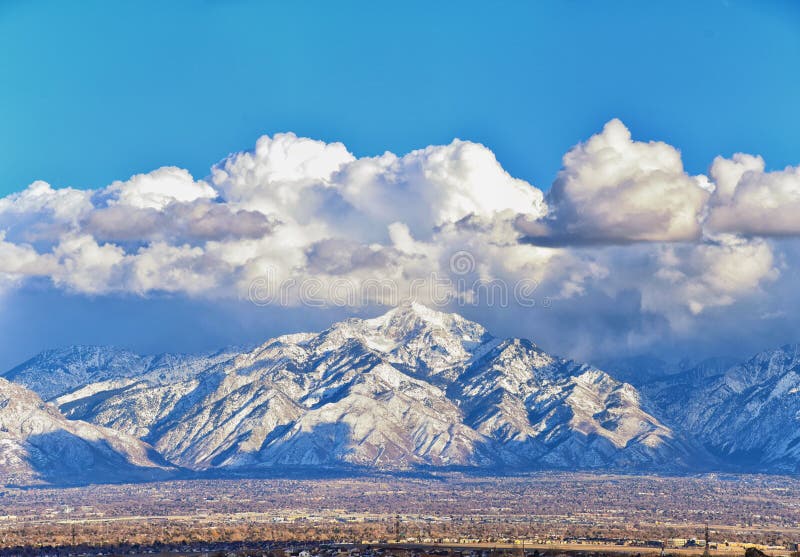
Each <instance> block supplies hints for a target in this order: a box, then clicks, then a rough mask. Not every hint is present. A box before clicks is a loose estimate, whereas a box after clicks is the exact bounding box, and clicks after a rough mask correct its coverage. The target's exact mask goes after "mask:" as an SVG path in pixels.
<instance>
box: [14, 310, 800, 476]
mask: <svg viewBox="0 0 800 557" xmlns="http://www.w3.org/2000/svg"><path fill="white" fill-rule="evenodd" d="M84 350H85V347H84ZM103 351H105V352H103ZM63 354H64V353H60V352H44V353H42V354H40V355H39V356H36V357H34V358H32V359H31V360H29V361H28V362H25V363H23V364H20V365H19V366H16V367H15V368H14V369H12V370H10V371H9V372H7V373H6V374H3V375H5V376H9V375H10V376H11V378H12V379H14V380H15V381H18V382H19V383H20V384H22V385H25V386H27V387H29V388H31V389H33V390H37V391H39V392H41V393H43V394H44V395H47V394H50V395H51V396H50V401H51V402H52V403H53V404H54V405H55V406H57V407H58V408H59V410H60V411H61V412H63V414H64V416H66V417H67V418H69V419H71V420H80V421H85V422H89V423H91V424H94V425H97V426H101V427H107V428H111V429H113V430H115V431H120V432H122V433H124V434H127V435H130V436H133V437H136V438H138V439H140V440H141V441H142V442H144V443H148V444H150V445H151V446H152V447H154V449H155V450H156V451H158V453H159V455H161V456H162V457H163V458H164V459H165V460H166V461H167V462H169V463H170V464H171V465H173V466H176V467H180V468H184V469H188V470H194V471H195V472H212V471H216V472H215V473H219V474H223V475H224V474H225V473H238V472H237V471H245V470H269V469H277V468H281V467H298V466H305V467H315V466H316V467H334V468H335V467H357V468H362V469H366V470H370V469H371V470H383V471H391V470H396V471H399V470H413V469H422V468H470V469H475V470H480V471H484V472H489V473H491V472H497V471H503V470H520V471H523V470H534V469H549V468H555V469H586V470H616V471H627V472H644V471H654V472H659V473H686V472H692V471H703V470H712V469H727V468H729V467H728V465H727V463H725V462H724V458H720V455H723V456H724V454H725V450H727V449H725V444H724V443H723V442H720V441H719V440H716V441H715V440H713V439H711V436H710V434H709V432H708V431H707V430H702V428H701V429H698V428H695V427H693V426H692V424H691V423H689V422H687V420H686V419H684V418H682V417H681V416H680V407H681V400H683V398H685V397H683V395H680V391H681V389H683V388H689V387H688V386H691V387H690V388H692V389H696V390H699V388H698V386H697V384H698V381H701V380H702V379H703V378H704V377H706V376H710V377H711V378H712V379H714V380H716V379H715V378H716V377H717V373H716V371H715V370H714V369H712V368H713V366H710V367H709V369H708V370H705V371H703V370H701V371H698V370H688V371H686V372H685V373H683V374H676V375H675V377H676V378H680V379H681V380H685V385H684V384H683V383H680V382H678V383H675V385H677V387H676V386H675V385H672V386H673V388H672V389H670V388H669V387H670V385H671V384H663V385H662V384H659V383H658V382H657V381H649V382H645V383H646V384H645V385H644V386H642V390H641V391H640V390H639V389H637V388H636V387H634V386H633V385H631V384H630V383H626V382H623V381H619V380H617V379H615V378H614V377H613V376H612V375H611V374H609V373H607V372H605V371H603V370H600V369H598V368H596V367H594V366H591V365H589V364H582V363H579V362H574V361H571V360H565V359H562V358H559V357H557V356H553V355H551V354H548V353H546V352H545V351H543V350H542V349H541V348H539V347H538V346H537V345H536V344H535V343H534V342H532V341H530V340H527V339H518V338H507V339H503V338H496V337H493V336H492V335H491V334H490V333H488V332H487V331H486V330H485V329H484V328H483V327H482V326H481V325H480V324H478V323H474V322H471V321H468V320H467V319H464V318H463V317H461V316H459V315H457V314H448V313H443V312H438V311H434V310H432V309H429V308H427V307H425V306H421V305H419V304H405V305H402V306H398V307H396V308H393V309H391V310H389V311H387V312H386V313H385V314H384V315H381V316H379V317H375V318H372V319H355V318H352V319H347V320H345V321H342V322H338V323H334V324H333V325H331V326H330V327H328V328H327V329H325V330H323V331H321V332H319V333H294V334H289V335H283V336H279V337H275V338H272V339H269V340H267V341H266V342H264V343H262V344H261V345H259V346H257V347H255V348H254V349H252V350H247V351H242V352H237V351H235V350H231V351H221V352H218V353H214V354H207V355H200V356H181V357H178V356H170V357H163V358H162V359H161V360H158V359H153V357H143V356H138V355H135V354H133V355H132V353H129V352H127V351H119V353H116V352H115V350H114V349H111V348H105V349H97V348H94V349H92V350H90V351H89V352H88V356H90V357H87V354H84V355H83V356H84V357H82V358H76V357H75V354H74V351H73V352H69V350H67V352H66V354H67V357H66V358H64V356H63ZM54 355H55V357H54ZM59 358H60V359H59ZM148 358H149V359H148ZM76 362H77V363H76ZM81 362H83V367H82V366H81V365H79V364H80V363H81ZM102 362H110V365H106V366H103V365H101V364H102ZM125 362H131V365H129V366H128V367H125V366H126V364H125ZM52 370H58V371H57V372H56V373H55V374H51V372H52ZM61 370H66V372H64V371H61ZM709 370H710V371H709ZM48 374H51V375H48ZM745 375H747V374H745ZM798 378H799V379H800V376H798ZM676 389H677V390H676ZM676 394H677V395H680V396H676ZM690 399H691V397H690ZM691 400H694V399H691ZM725 400H727V399H725ZM700 403H701V402H697V403H696V404H700ZM728 435H735V433H734V432H728ZM756 445H757V444H752V446H748V448H749V449H753V448H754V447H755V449H756V450H758V449H759V447H758V446H756ZM771 446H772V447H773V449H774V450H779V449H780V448H781V447H780V446H779V444H778V443H777V441H776V442H775V443H773V444H772V445H771ZM783 449H785V450H788V449H787V448H786V447H783ZM731 454H733V453H731ZM791 454H792V455H794V453H791ZM791 458H794V457H793V456H792V457H791ZM784 460H785V459H784ZM773 461H775V462H778V461H781V458H777V459H772V460H769V459H768V460H766V461H765V462H766V463H767V464H766V465H769V463H770V462H773ZM781 462H782V461H781ZM766 465H765V466H766ZM781 469H786V467H785V466H784V467H783V468H781Z"/></svg>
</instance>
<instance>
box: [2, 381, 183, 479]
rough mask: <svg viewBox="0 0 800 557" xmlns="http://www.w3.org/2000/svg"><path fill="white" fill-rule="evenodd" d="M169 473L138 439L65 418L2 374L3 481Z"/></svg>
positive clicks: (163, 475)
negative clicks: (4, 377)
mask: <svg viewBox="0 0 800 557" xmlns="http://www.w3.org/2000/svg"><path fill="white" fill-rule="evenodd" d="M170 471H171V470H170V468H169V467H168V466H165V465H164V464H163V461H162V459H161V458H160V457H159V456H158V455H156V454H155V451H153V449H152V448H151V447H149V446H148V445H146V444H145V443H142V442H141V441H139V440H138V439H136V438H134V437H131V436H129V435H127V434H125V433H122V432H119V431H114V430H111V429H107V428H104V427H100V426H97V425H93V424H88V423H86V422H82V421H75V420H68V419H66V418H65V417H64V416H63V415H62V414H61V413H60V412H59V411H58V409H57V408H56V407H55V406H53V405H50V404H46V403H45V402H43V401H42V399H41V398H40V397H39V395H37V394H36V393H34V392H32V391H30V390H28V389H26V388H24V387H22V386H20V385H16V384H14V383H11V382H9V381H7V380H5V379H2V378H0V478H2V483H4V484H21V485H27V484H35V483H57V484H76V483H85V482H93V483H98V482H110V481H123V480H124V481H130V480H147V479H156V478H160V477H165V476H166V475H167V473H168V472H170Z"/></svg>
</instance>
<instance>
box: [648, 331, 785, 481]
mask: <svg viewBox="0 0 800 557" xmlns="http://www.w3.org/2000/svg"><path fill="white" fill-rule="evenodd" d="M643 389H644V391H645V392H646V393H647V395H648V397H649V398H650V399H652V401H653V403H654V404H655V405H656V406H657V407H658V408H660V409H661V411H662V413H663V415H664V416H665V417H666V418H667V419H669V420H670V421H671V422H672V423H674V424H676V426H678V427H680V428H681V429H682V430H683V431H686V432H687V433H688V434H690V435H692V436H694V437H695V438H696V439H698V440H701V441H702V443H703V444H704V445H705V446H706V447H707V448H708V449H709V450H710V451H712V452H713V453H714V454H715V455H717V457H718V459H719V462H720V464H721V465H727V466H730V467H736V468H741V469H746V470H758V471H772V472H775V471H777V472H793V473H796V472H800V345H797V344H794V345H787V346H783V347H781V348H779V349H777V350H771V351H766V352H762V353H760V354H757V355H756V356H754V357H753V358H751V359H749V360H747V361H745V362H743V363H741V364H738V365H733V366H728V365H720V363H719V362H718V361H710V362H706V363H704V364H701V365H699V366H697V367H694V368H692V369H690V370H688V371H686V372H684V373H681V374H679V375H675V376H670V377H668V378H667V379H666V380H660V381H653V382H651V383H649V384H647V385H645V386H643Z"/></svg>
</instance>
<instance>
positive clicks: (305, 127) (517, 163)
mask: <svg viewBox="0 0 800 557" xmlns="http://www.w3.org/2000/svg"><path fill="white" fill-rule="evenodd" d="M798 60H800V6H798V4H796V3H793V2H789V1H786V2H776V1H768V2H745V1H737V0H729V1H718V0H707V1H702V2H693V1H686V2H610V3H605V2H570V1H565V2H499V3H496V2H459V3H457V4H456V3H449V2H435V3H434V2H396V3H392V4H388V3H376V2H358V1H351V2H343V3H335V2H314V1H302V2H249V1H243V0H240V1H237V2H221V1H220V2H217V1H207V2H201V1H195V2H180V1H175V2H132V1H131V2H104V1H96V2H93V1H89V0H85V1H82V2H79V3H72V2H59V1H52V2H47V1H31V2H17V1H14V0H5V1H4V2H2V3H0V75H2V83H3V86H2V87H0V193H9V192H12V191H17V190H21V189H22V188H24V187H25V186H27V185H28V184H29V183H31V182H32V181H33V180H35V179H43V180H46V181H48V182H50V183H51V184H53V185H54V186H57V187H62V186H74V187H92V188H97V187H100V186H103V185H106V184H108V183H110V182H111V181H113V180H115V179H124V178H127V177H128V176H130V175H132V174H134V173H137V172H145V171H148V170H152V169H154V168H157V167H159V166H162V165H166V164H169V165H177V166H181V167H184V168H187V169H189V170H190V171H191V172H192V173H193V174H194V175H195V176H197V177H202V176H204V175H206V174H207V172H208V169H209V167H210V166H211V165H212V164H213V163H214V162H216V161H217V160H219V159H220V158H222V157H224V156H225V155H227V154H228V153H230V152H233V151H239V150H242V149H247V148H250V147H251V146H252V143H253V141H254V139H255V138H256V137H258V136H259V135H261V134H264V133H269V134H272V133H275V132H279V131H289V130H291V131H294V132H296V133H298V134H299V135H306V136H309V137H314V138H318V139H323V140H327V141H333V140H339V141H342V142H344V143H345V144H346V145H347V146H348V148H349V149H350V150H351V151H352V152H354V153H355V154H356V155H358V156H363V155H375V154H379V153H382V152H383V151H385V150H391V151H394V152H397V153H404V152H407V151H409V150H411V149H415V148H420V147H424V146H426V145H430V144H438V143H447V142H449V141H450V140H451V139H452V138H453V137H460V138H463V139H470V140H474V141H479V142H482V143H485V144H486V145H487V146H489V147H490V148H491V149H492V150H493V151H494V152H495V153H496V155H497V157H498V159H499V160H500V162H501V163H502V164H503V165H504V167H505V168H506V169H507V170H508V171H509V172H510V173H511V174H512V175H514V176H518V177H520V178H523V179H526V180H528V181H530V182H531V183H533V184H535V185H537V186H538V187H540V188H543V189H547V188H548V187H549V185H550V183H551V182H552V180H553V178H554V176H555V173H556V172H557V170H558V168H559V166H560V164H561V160H560V159H561V156H562V154H563V153H564V152H565V151H566V150H567V149H568V148H569V147H570V146H571V145H573V144H575V143H576V142H578V141H581V140H583V139H585V138H587V137H589V135H591V134H592V133H594V132H596V131H597V130H598V129H599V128H600V127H601V126H602V124H603V123H604V122H606V121H607V120H609V119H610V118H612V117H618V118H621V119H622V120H623V121H624V122H625V123H626V124H627V125H628V126H629V127H630V128H631V129H632V131H633V133H634V135H635V136H636V137H639V138H643V139H653V138H657V139H660V140H663V141H666V142H668V143H671V144H672V145H675V146H676V147H678V148H680V149H681V151H682V153H683V158H684V163H685V164H686V166H687V168H688V169H689V170H690V171H691V172H694V173H698V172H704V171H705V170H706V167H707V166H708V164H709V163H710V161H711V159H712V158H713V157H714V156H716V155H718V154H724V155H730V154H732V153H733V152H735V151H745V152H751V153H759V154H761V155H763V156H764V157H765V158H766V160H767V164H768V166H769V167H770V168H781V167H783V166H785V165H787V164H794V163H796V162H797V158H798V157H797V153H799V152H800V134H798V133H797V130H798V129H800V103H798V102H797V99H798V98H800V71H798V69H799V68H798Z"/></svg>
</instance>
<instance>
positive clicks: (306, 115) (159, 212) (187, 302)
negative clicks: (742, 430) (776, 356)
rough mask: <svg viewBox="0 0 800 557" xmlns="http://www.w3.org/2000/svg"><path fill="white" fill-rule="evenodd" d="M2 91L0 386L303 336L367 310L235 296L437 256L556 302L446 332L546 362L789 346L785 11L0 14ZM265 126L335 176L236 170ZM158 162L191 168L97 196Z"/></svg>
mask: <svg viewBox="0 0 800 557" xmlns="http://www.w3.org/2000/svg"><path fill="white" fill-rule="evenodd" d="M0 76H1V77H0V79H1V80H2V81H0V371H1V370H2V368H5V367H8V366H9V365H11V364H13V363H15V362H18V361H20V360H21V359H23V358H24V357H28V356H30V355H32V354H33V353H35V352H36V351H38V350H41V349H43V348H47V347H50V346H58V345H65V344H71V343H76V342H80V343H107V344H118V345H123V346H128V347H131V348H134V349H137V350H143V351H147V352H158V351H165V350H183V351H197V350H205V349H213V348H217V347H219V346H222V345H226V344H245V343H252V342H258V341H260V340H263V339H265V338H267V337H268V336H270V335H274V334H279V333H284V332H288V331H296V330H309V329H310V330H316V329H319V328H321V327H324V326H325V325H326V324H328V323H330V322H331V321H332V320H334V319H338V318H341V317H345V316H347V315H352V314H354V313H359V312H360V314H364V313H372V314H374V313H377V312H378V311H380V308H375V307H369V308H367V309H364V308H363V307H361V308H359V307H339V308H335V309H332V310H329V311H318V310H312V309H309V308H307V307H297V306H295V307H291V308H286V307H270V308H260V307H256V306H254V305H253V304H251V303H249V302H248V301H247V299H246V298H247V291H248V289H247V286H248V282H247V281H248V280H250V279H252V278H253V277H254V276H256V277H257V276H258V273H260V272H264V269H265V268H266V267H265V265H268V264H274V265H276V266H277V268H278V269H281V270H285V269H288V268H291V269H294V271H296V272H297V273H298V277H300V278H309V277H311V278H313V279H316V278H319V277H323V278H324V279H325V280H328V279H333V278H337V277H341V276H345V277H347V278H348V280H353V281H358V280H362V279H364V278H365V277H366V278H375V277H379V278H380V277H386V276H392V277H396V276H398V275H397V273H398V272H399V271H398V269H399V270H400V271H402V273H401V274H402V276H403V280H406V279H408V280H410V279H411V278H413V277H414V273H427V272H430V271H437V270H444V271H445V272H447V271H448V269H447V268H446V267H447V266H446V262H447V261H449V260H450V257H451V255H452V253H458V252H460V251H461V250H464V249H469V250H471V251H470V253H471V255H472V256H474V257H475V259H476V263H477V264H478V265H479V266H480V268H481V269H484V270H486V272H487V273H488V274H489V276H493V277H500V278H501V279H503V280H506V281H518V280H528V279H530V280H536V281H537V283H539V284H540V287H539V289H538V290H537V291H536V292H537V296H540V297H548V299H551V300H552V301H553V304H552V306H548V307H550V308H551V309H548V310H547V311H542V310H541V309H537V310H529V309H525V308H522V307H511V308H498V307H488V306H486V307H472V308H464V311H463V313H465V314H467V315H468V316H469V317H471V318H473V319H476V320H478V321H481V322H482V323H484V324H486V325H488V326H489V328H490V329H491V330H493V331H495V332H496V333H498V334H503V335H517V336H524V337H529V338H533V339H535V340H537V341H539V342H540V343H541V344H542V345H543V346H544V347H545V348H547V349H551V350H553V351H555V352H559V353H562V354H565V355H568V356H573V357H579V358H593V357H598V358H602V357H607V356H608V355H609V353H617V354H619V353H624V354H630V355H638V354H641V353H644V352H646V353H652V354H657V355H662V356H665V357H668V358H671V359H674V360H677V359H680V358H681V357H684V356H690V357H693V358H699V357H701V356H704V355H710V354H718V353H728V354H733V353H735V354H737V355H747V354H748V353H750V352H752V351H755V350H757V349H762V348H770V347H773V346H777V345H779V344H781V343H784V342H790V341H797V340H799V339H797V338H795V336H794V335H795V331H797V330H800V311H797V310H798V309H800V296H798V295H797V294H796V284H797V280H800V273H799V272H798V269H800V265H798V263H800V225H798V223H797V219H796V217H795V215H796V214H798V212H800V194H798V192H800V169H798V168H795V167H793V168H790V169H788V170H786V171H785V172H780V171H781V170H782V169H784V168H785V167H787V166H791V165H798V163H800V133H798V130H800V102H798V99H800V3H797V2H790V1H777V0H772V1H762V2H755V1H752V2H751V1H744V0H725V1H723V0H705V1H674V2H640V1H636V2H634V1H616V2H592V1H588V2H573V1H562V2H546V1H539V2H534V1H525V2H522V1H520V2H510V1H509V2H472V1H464V2H457V3H456V2H415V1H410V2H409V1H406V2H394V3H385V2H373V1H370V2H361V1H355V0H354V1H348V2H341V3H335V2H322V1H310V0H309V1H297V2H255V1H253V2H250V1H246V0H238V1H234V2H223V1H216V0H215V1H210V0H209V1H200V0H197V1H192V2H188V1H178V0H175V1H171V2H148V1H138V2H134V1H115V2H109V1H92V0H83V1H81V2H61V1H35V0H34V1H26V2H22V1H15V0H0ZM615 119H619V120H615ZM280 132H294V133H295V134H297V135H298V136H300V137H308V138H313V139H316V140H320V141H322V142H326V143H328V144H329V143H331V142H336V141H340V142H342V143H344V145H345V146H346V148H347V150H349V153H348V152H346V151H344V150H343V149H339V148H338V147H336V146H331V145H326V143H314V142H306V141H305V140H301V139H300V140H299V139H297V138H296V137H294V136H281V135H279V136H277V138H276V139H275V140H274V142H273V143H269V142H268V143H265V144H264V145H265V146H264V148H263V149H262V152H261V153H256V154H253V153H252V152H251V153H250V154H246V153H243V152H246V151H248V150H252V149H253V146H254V145H255V143H256V140H257V139H258V138H259V137H261V136H263V135H265V134H266V135H269V136H273V137H274V138H275V137H276V136H275V134H279V133H280ZM454 138H461V139H464V140H467V141H473V142H478V143H482V144H483V145H485V146H486V147H487V149H483V148H479V147H477V146H475V145H472V144H470V143H454V144H452V145H450V142H451V141H452V140H453V139H454ZM590 138H591V139H590ZM650 140H657V141H661V142H664V143H659V144H648V143H647V142H648V141H650ZM587 141H588V143H586V144H585V145H584V146H579V147H576V145H578V144H579V143H581V142H587ZM270 145H271V146H270ZM428 146H443V147H430V148H429V149H428V151H426V152H425V153H423V154H417V155H414V156H407V157H401V158H399V159H396V160H395V159H392V158H391V157H389V158H385V159H372V158H365V157H374V156H376V155H380V154H382V153H384V152H386V151H391V152H393V153H396V154H398V155H401V156H402V155H403V154H405V153H409V152H410V151H412V150H414V149H422V148H426V147H428ZM282 149H285V150H286V152H289V153H292V152H293V153H295V154H297V153H300V155H297V156H296V157H295V159H292V157H291V156H289V157H287V158H286V160H284V159H281V158H280V156H277V155H276V153H278V154H280V153H281V152H282ZM737 152H743V153H749V154H750V155H753V156H748V157H742V158H737V159H736V160H733V159H731V157H732V155H733V154H734V153H737ZM232 153H233V154H236V155H235V156H234V157H233V158H232V159H231V160H232V161H233V163H232V164H233V166H232V168H231V169H229V171H228V172H227V174H226V175H225V176H223V177H215V178H213V179H212V178H208V177H209V172H210V168H211V167H212V165H214V164H215V163H217V162H218V161H220V160H221V159H223V158H225V157H226V156H228V155H229V154H232ZM237 153H238V154H237ZM309 153H311V154H310V155H309ZM351 154H352V155H351ZM565 154H568V158H569V161H568V162H567V163H566V164H565V165H564V166H563V169H564V170H563V173H562V176H563V179H562V180H561V181H560V182H556V183H555V184H554V180H555V178H556V175H557V173H558V172H559V170H560V169H562V157H564V156H565ZM306 156H308V157H310V160H312V161H313V164H311V165H306V164H305V163H304V162H303V161H304V160H305V159H304V158H303V157H306ZM718 156H722V157H725V158H726V159H730V160H723V161H721V162H718V164H717V166H716V170H713V169H711V168H710V166H711V165H712V163H713V161H714V159H715V157H718ZM757 156H762V157H763V159H764V161H765V162H764V161H761V159H759V158H757ZM248 157H252V158H250V159H248ZM276 157H277V158H276ZM494 157H496V159H497V161H499V165H498V164H497V161H495V159H494ZM276 160H277V161H278V162H275V161H276ZM237 161H238V162H237ZM248 161H249V162H248ZM298 161H300V162H298ZM392 161H394V162H392ZM234 163H235V164H234ZM251 163H252V164H253V165H255V167H257V168H259V169H260V171H261V172H262V173H261V174H258V173H254V174H252V175H251V174H250V173H248V168H249V167H248V164H251ZM237 165H238V166H237ZM681 165H683V166H684V167H685V170H686V172H684V169H683V168H682V167H681ZM165 166H170V167H172V166H174V167H178V168H182V169H187V170H188V171H189V172H190V173H191V175H189V174H188V173H185V172H182V171H177V170H167V171H158V172H155V173H153V174H148V175H146V176H144V177H143V178H141V177H140V178H137V179H135V180H131V181H127V182H124V183H122V182H120V183H118V185H117V186H114V187H113V188H111V189H105V190H103V189H102V188H105V187H106V186H108V185H109V184H112V182H114V181H115V180H121V181H126V180H128V178H129V177H131V176H133V175H135V174H140V173H148V172H150V171H153V170H155V169H159V168H160V167H165ZM364 169H367V170H368V171H367V172H364ZM420 169H421V170H422V172H420ZM731 169H733V170H731ZM745 170H746V172H745ZM345 171H346V172H345ZM505 171H507V172H508V175H507V174H505ZM370 172H372V173H373V174H370ZM698 174H708V176H709V178H707V179H706V178H705V177H697V176H696V175H698ZM366 175H369V176H373V177H374V178H375V179H374V180H373V181H370V180H369V179H365V178H364V176H366ZM509 175H510V176H509ZM286 176H293V178H291V179H289V178H286ZM298 176H299V178H298ZM511 177H514V178H519V179H521V180H523V181H522V182H520V181H519V180H513V179H511ZM204 178H207V180H206V182H197V181H195V180H201V179H204ZM295 179H296V181H292V180H295ZM35 180H44V181H46V182H48V183H49V184H51V185H52V187H53V188H56V189H59V191H54V190H52V189H50V188H49V187H48V186H45V185H43V184H38V185H36V186H35V187H34V188H31V189H28V190H26V188H27V187H28V185H29V184H31V183H33V182H34V181H35ZM309 184H311V185H310V186H309ZM320 184H325V187H324V188H320V187H319V185H320ZM395 186H397V187H396V188H395ZM531 186H535V187H531ZM67 187H72V188H79V189H81V190H95V194H94V195H92V194H91V193H87V194H85V195H84V194H83V193H82V192H76V191H72V190H66V189H62V188H67ZM393 188H394V189H393ZM536 188H538V189H536ZM551 188H552V190H551ZM23 190H24V191H23ZM712 190H713V191H714V193H713V194H712V193H711V192H712ZM548 191H551V192H553V195H548ZM734 191H736V192H740V193H741V194H742V195H740V196H739V197H737V196H734V195H733V194H732V192H734ZM15 192H23V193H22V194H19V195H12V196H11V197H7V198H5V199H3V198H2V196H6V195H9V194H14V193H15ZM59 192H60V193H59ZM297 192H300V193H299V194H298V193H297ZM162 193H163V195H161V194H162ZM61 194H64V195H61ZM774 200H778V202H777V203H776V202H774ZM504 211H505V213H504ZM509 211H510V212H512V213H514V214H515V215H516V217H517V218H515V219H514V220H503V219H507V218H508V217H507V215H508V213H509ZM197 215H200V216H199V217H198V216H197ZM503 215H506V216H503ZM469 216H473V217H475V218H477V219H478V220H477V221H476V222H475V223H470V225H474V226H473V228H471V229H469V230H470V234H471V235H470V234H468V233H467V232H465V231H464V229H461V228H459V224H458V223H463V222H464V219H465V218H466V217H469ZM193 219H195V220H193ZM481 219H485V220H481ZM554 245H556V246H559V247H560V248H561V249H557V250H553V249H552V246H554ZM220 246H221V247H220ZM498 246H500V247H498ZM501 248H502V249H501ZM281 258H283V259H281ZM420 262H424V263H420ZM443 262H444V263H443ZM426 265H427V266H426ZM449 271H452V269H449ZM369 273H372V275H370V274H369ZM392 273H395V274H392ZM532 277H533V278H532ZM510 283H511V282H509V284H510ZM539 307H541V306H539Z"/></svg>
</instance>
